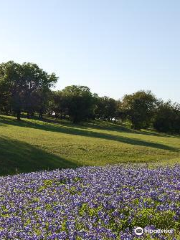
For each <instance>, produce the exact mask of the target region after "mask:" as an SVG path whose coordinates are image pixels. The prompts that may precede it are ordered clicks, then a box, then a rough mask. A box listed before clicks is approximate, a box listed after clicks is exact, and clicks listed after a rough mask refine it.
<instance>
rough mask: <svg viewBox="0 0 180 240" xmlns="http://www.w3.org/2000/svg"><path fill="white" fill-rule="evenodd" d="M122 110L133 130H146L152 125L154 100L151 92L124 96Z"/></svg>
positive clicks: (154, 107)
mask: <svg viewBox="0 0 180 240" xmlns="http://www.w3.org/2000/svg"><path fill="white" fill-rule="evenodd" d="M122 108H123V110H124V112H125V113H126V116H127V118H128V119H129V120H130V121H131V123H132V127H133V128H134V129H141V128H147V127H149V126H150V124H151V123H152V119H153V116H154V112H155V109H156V98H155V96H154V95H153V94H152V93H151V91H147V92H146V91H138V92H136V93H133V94H130V95H125V96H124V98H123V101H122Z"/></svg>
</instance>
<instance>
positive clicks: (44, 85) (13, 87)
mask: <svg viewBox="0 0 180 240" xmlns="http://www.w3.org/2000/svg"><path fill="white" fill-rule="evenodd" d="M56 81H57V77H56V76H55V74H54V73H53V74H50V75H49V74H47V73H46V72H45V71H44V70H42V69H40V68H39V67H38V66H37V65H36V64H33V63H23V64H18V63H15V62H13V61H9V62H7V63H2V64H0V99H2V102H3V108H4V110H5V111H6V112H10V111H11V110H12V111H13V112H15V113H16V115H17V119H18V120H20V115H21V112H22V111H25V112H27V113H28V115H29V114H32V113H33V112H34V111H38V112H39V114H40V115H41V116H42V113H43V112H44V111H45V108H46V106H47V100H48V97H47V96H48V95H47V94H48V93H49V91H50V88H51V87H52V86H53V84H54V83H55V82H56Z"/></svg>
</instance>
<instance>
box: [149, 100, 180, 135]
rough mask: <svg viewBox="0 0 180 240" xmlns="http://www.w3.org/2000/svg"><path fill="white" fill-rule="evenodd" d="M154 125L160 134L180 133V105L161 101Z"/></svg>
mask: <svg viewBox="0 0 180 240" xmlns="http://www.w3.org/2000/svg"><path fill="white" fill-rule="evenodd" d="M153 125H154V128H155V129H156V130H157V131H160V132H169V133H180V105H179V104H177V103H175V104H173V103H172V102H171V101H168V102H165V103H164V102H163V101H159V102H158V108H157V111H156V116H155V119H154V123H153Z"/></svg>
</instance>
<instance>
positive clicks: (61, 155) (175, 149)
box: [0, 116, 180, 175]
mask: <svg viewBox="0 0 180 240" xmlns="http://www.w3.org/2000/svg"><path fill="white" fill-rule="evenodd" d="M129 162H133V163H135V162H136V163H137V162H138V163H144V162H146V163H150V164H157V163H158V164H159V163H176V162H180V137H179V136H171V135H166V134H159V133H156V132H150V131H133V130H131V129H128V128H125V127H123V126H118V125H115V124H110V123H106V122H95V123H89V124H88V123H86V124H84V125H73V124H70V123H68V122H64V123H55V122H53V121H52V120H51V121H50V120H48V121H39V120H28V119H23V120H22V121H21V122H18V121H16V120H15V118H13V117H7V116H0V174H1V175H7V174H14V173H19V172H31V171H37V170H44V169H47V170H51V169H56V168H73V167H79V166H87V165H93V166H98V165H106V164H117V163H129Z"/></svg>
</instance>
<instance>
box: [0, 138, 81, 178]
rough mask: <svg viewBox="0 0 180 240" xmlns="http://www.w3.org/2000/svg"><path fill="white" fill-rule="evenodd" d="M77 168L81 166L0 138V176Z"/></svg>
mask: <svg viewBox="0 0 180 240" xmlns="http://www.w3.org/2000/svg"><path fill="white" fill-rule="evenodd" d="M76 167H80V165H79V164H76V163H73V162H71V161H69V160H66V159H63V158H61V157H59V156H56V155H54V154H50V153H47V152H46V151H43V150H41V149H39V148H37V147H35V146H32V145H30V144H28V143H24V142H21V141H17V140H12V139H9V138H2V137H0V175H8V174H16V173H21V172H33V171H40V170H52V169H57V168H60V169H61V168H76Z"/></svg>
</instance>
